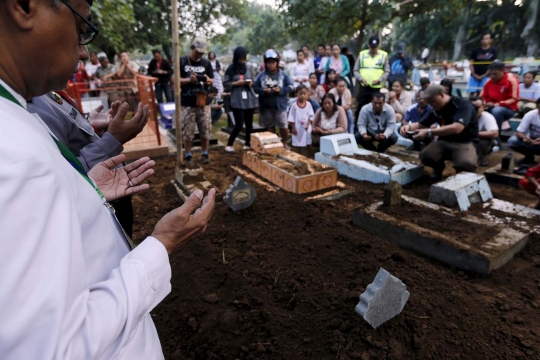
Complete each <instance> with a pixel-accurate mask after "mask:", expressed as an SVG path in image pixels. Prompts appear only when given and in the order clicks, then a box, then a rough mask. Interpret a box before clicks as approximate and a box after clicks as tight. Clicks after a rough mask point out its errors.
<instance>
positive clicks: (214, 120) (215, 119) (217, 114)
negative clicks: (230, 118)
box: [211, 109, 223, 125]
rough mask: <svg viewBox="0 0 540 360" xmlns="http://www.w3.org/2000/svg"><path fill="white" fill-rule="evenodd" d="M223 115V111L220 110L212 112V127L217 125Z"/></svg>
mask: <svg viewBox="0 0 540 360" xmlns="http://www.w3.org/2000/svg"><path fill="white" fill-rule="evenodd" d="M221 115H223V109H219V110H212V114H211V116H212V125H214V124H215V123H217V122H218V121H219V119H220V118H221Z"/></svg>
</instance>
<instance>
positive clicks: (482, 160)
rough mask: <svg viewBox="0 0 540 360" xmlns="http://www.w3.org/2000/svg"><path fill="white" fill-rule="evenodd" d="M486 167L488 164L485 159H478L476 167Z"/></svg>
mask: <svg viewBox="0 0 540 360" xmlns="http://www.w3.org/2000/svg"><path fill="white" fill-rule="evenodd" d="M488 165H489V162H488V160H487V159H486V158H483V159H478V166H480V167H487V166H488Z"/></svg>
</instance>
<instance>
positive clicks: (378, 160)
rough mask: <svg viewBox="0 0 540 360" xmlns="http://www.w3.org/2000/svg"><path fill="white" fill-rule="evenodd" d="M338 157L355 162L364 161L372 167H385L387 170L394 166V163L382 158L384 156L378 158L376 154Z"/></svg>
mask: <svg viewBox="0 0 540 360" xmlns="http://www.w3.org/2000/svg"><path fill="white" fill-rule="evenodd" d="M339 156H344V157H349V158H353V159H356V160H364V161H367V162H368V163H371V164H374V165H381V166H385V167H387V168H389V169H391V168H392V167H393V166H394V165H395V163H394V162H393V161H392V160H390V159H389V158H387V157H384V156H379V155H378V154H373V155H358V154H356V155H339Z"/></svg>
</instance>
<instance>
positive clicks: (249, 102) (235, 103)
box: [223, 46, 258, 153]
mask: <svg viewBox="0 0 540 360" xmlns="http://www.w3.org/2000/svg"><path fill="white" fill-rule="evenodd" d="M247 54H248V51H247V49H246V48H244V47H242V46H240V47H237V48H236V49H235V50H234V56H233V62H232V64H231V65H229V67H228V68H227V71H226V72H225V76H224V78H223V85H224V88H225V91H227V92H230V93H231V95H230V96H231V109H232V112H233V114H234V120H235V124H234V129H233V131H232V133H231V136H230V137H229V141H228V142H227V147H226V148H225V151H226V152H228V153H235V152H236V151H235V150H234V147H233V145H234V140H236V137H237V136H238V134H239V133H240V131H242V128H243V127H244V124H245V126H246V142H245V144H244V150H247V149H249V145H250V138H251V131H252V130H253V113H254V112H255V108H256V107H257V105H258V100H257V97H256V96H255V92H254V91H253V89H252V88H251V86H252V85H253V74H252V72H251V68H250V67H248V66H247V65H246V58H247Z"/></svg>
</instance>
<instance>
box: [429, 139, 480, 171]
mask: <svg viewBox="0 0 540 360" xmlns="http://www.w3.org/2000/svg"><path fill="white" fill-rule="evenodd" d="M445 160H452V162H453V163H454V168H455V169H456V171H458V172H459V171H463V170H464V171H473V172H474V171H476V165H477V162H478V158H477V156H476V148H475V147H474V145H473V143H472V142H468V143H453V142H448V141H445V140H439V141H434V142H432V143H431V144H429V145H428V146H426V147H425V148H424V150H422V152H421V153H420V161H422V164H424V165H426V166H429V167H432V168H433V169H435V171H436V172H440V173H442V171H443V170H444V161H445Z"/></svg>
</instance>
